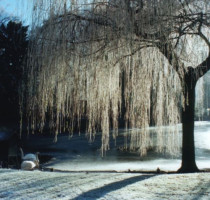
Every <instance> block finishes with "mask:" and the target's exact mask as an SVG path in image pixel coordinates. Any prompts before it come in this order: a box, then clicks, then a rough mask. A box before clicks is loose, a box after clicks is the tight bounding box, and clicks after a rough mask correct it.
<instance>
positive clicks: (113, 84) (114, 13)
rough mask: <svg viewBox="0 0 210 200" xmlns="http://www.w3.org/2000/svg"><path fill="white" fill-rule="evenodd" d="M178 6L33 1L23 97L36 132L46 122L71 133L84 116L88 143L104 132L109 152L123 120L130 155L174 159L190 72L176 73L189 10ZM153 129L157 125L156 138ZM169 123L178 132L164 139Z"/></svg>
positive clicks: (125, 0) (166, 1)
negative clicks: (158, 154)
mask: <svg viewBox="0 0 210 200" xmlns="http://www.w3.org/2000/svg"><path fill="white" fill-rule="evenodd" d="M180 2H181V1H174V0H162V1H152V0H151V1H144V0H142V1H140V0H139V1H135V0H134V1H129V0H121V1H120V0H116V1H112V0H110V1H104V0H101V1H92V2H90V1H73V0H71V1H70V0H63V1H57V0H51V1H49V0H36V1H34V3H33V5H34V8H33V9H34V10H33V28H32V35H31V45H30V49H29V53H28V61H27V66H26V68H25V71H26V72H27V75H28V77H27V84H26V85H25V86H24V92H25V93H24V95H23V96H24V97H25V98H24V100H23V103H26V105H27V108H26V111H27V117H28V121H29V126H30V129H32V130H33V131H35V130H37V129H40V131H42V130H43V128H44V126H45V124H46V122H48V124H49V127H50V128H51V129H52V130H53V131H54V132H55V134H56V135H57V134H58V133H59V132H62V131H66V130H68V131H69V132H70V133H72V134H73V131H74V127H75V126H80V125H81V119H82V118H85V119H87V126H86V134H87V137H88V138H89V140H91V141H92V140H94V137H95V134H96V132H98V131H101V132H102V136H101V137H102V145H101V150H102V154H103V153H104V152H106V151H107V150H108V149H109V141H110V134H111V131H110V130H114V131H112V133H113V134H112V137H113V138H116V137H117V135H118V121H119V118H122V119H125V124H126V127H127V129H128V131H127V135H126V138H127V140H128V141H130V142H129V144H130V145H129V149H130V150H135V151H138V152H139V153H140V155H145V154H146V153H147V151H148V150H149V149H150V148H151V147H154V148H155V150H156V151H158V152H168V153H171V154H175V155H176V154H177V153H178V152H179V150H180V149H179V148H180V139H179V134H178V131H177V126H174V125H176V124H178V123H179V122H180V108H181V103H182V100H183V101H184V99H183V97H181V94H182V87H181V83H180V79H181V78H182V77H183V74H184V70H185V68H186V67H184V68H180V69H179V70H176V66H177V65H178V64H179V65H180V62H182V61H180V60H181V56H180V55H179V53H178V50H179V51H181V49H182V48H184V40H180V41H178V38H179V37H180V35H179V34H181V33H179V31H178V30H179V28H180V27H181V26H182V25H183V26H184V25H186V23H188V21H186V22H183V21H182V16H184V15H188V14H189V12H187V13H186V11H189V10H190V9H191V8H190V7H189V5H188V4H186V5H184V3H180ZM191 17H193V16H191V15H190V14H189V18H191ZM194 17H195V19H197V18H196V17H197V16H194ZM185 19H186V18H185ZM177 25H179V27H177ZM190 26H193V25H190V24H189V27H188V29H190V28H191V27H190ZM195 26H196V25H195ZM182 31H183V35H184V31H187V28H186V29H185V30H182ZM183 37H185V36H183ZM168 44H170V45H171V46H170V45H168ZM175 47H176V48H177V49H178V50H177V51H173V50H174V48H175ZM168 51H171V52H173V53H174V54H173V55H175V56H173V58H172V59H171V57H170V54H169V53H168ZM167 56H168V57H167ZM183 63H184V62H183ZM171 65H173V66H174V67H171ZM183 65H184V64H183ZM180 66H182V65H180ZM177 72H178V73H177ZM151 124H152V125H153V126H157V127H159V129H158V131H157V132H155V133H152V134H151V133H150V131H149V130H148V127H149V126H150V125H151ZM164 125H169V126H171V127H174V128H171V129H170V130H167V132H168V134H165V133H164V130H163V128H161V127H162V126H164ZM172 125H173V126H172ZM125 146H127V144H125Z"/></svg>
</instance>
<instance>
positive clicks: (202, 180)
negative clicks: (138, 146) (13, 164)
mask: <svg viewBox="0 0 210 200" xmlns="http://www.w3.org/2000/svg"><path fill="white" fill-rule="evenodd" d="M0 180H1V184H0V199H2V200H11V199H14V200H54V199H58V200H67V199H68V200H70V199H75V200H76V199H77V200H94V199H101V200H102V199H103V200H106V199H108V200H124V199H125V200H128V199H132V200H135V199H139V200H146V199H148V200H169V199H170V200H179V199H180V200H209V199H210V173H195V174H159V175H158V174H137V173H136V174H132V173H84V172H71V173H70V172H68V173H61V172H41V171H31V172H29V171H18V170H7V169H0Z"/></svg>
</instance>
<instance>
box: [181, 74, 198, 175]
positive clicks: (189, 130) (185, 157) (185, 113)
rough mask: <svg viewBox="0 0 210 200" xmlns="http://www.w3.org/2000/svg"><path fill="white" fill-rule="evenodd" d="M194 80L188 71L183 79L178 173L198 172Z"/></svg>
mask: <svg viewBox="0 0 210 200" xmlns="http://www.w3.org/2000/svg"><path fill="white" fill-rule="evenodd" d="M196 81H197V80H196V79H195V76H194V73H193V71H191V70H189V71H188V73H186V75H185V78H184V83H183V87H184V91H183V93H184V98H185V103H184V108H183V110H182V132H183V133H182V165H181V168H180V169H179V170H178V172H181V173H187V172H189V173H190V172H198V171H199V169H198V167H197V165H196V162H195V144H194V111H195V85H196Z"/></svg>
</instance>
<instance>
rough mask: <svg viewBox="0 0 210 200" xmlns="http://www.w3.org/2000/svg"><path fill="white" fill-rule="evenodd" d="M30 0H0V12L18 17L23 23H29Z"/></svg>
mask: <svg viewBox="0 0 210 200" xmlns="http://www.w3.org/2000/svg"><path fill="white" fill-rule="evenodd" d="M30 2H32V0H0V13H1V15H3V16H6V17H18V19H20V20H21V21H23V23H24V24H25V25H28V24H30V20H31V11H32V9H31V3H30Z"/></svg>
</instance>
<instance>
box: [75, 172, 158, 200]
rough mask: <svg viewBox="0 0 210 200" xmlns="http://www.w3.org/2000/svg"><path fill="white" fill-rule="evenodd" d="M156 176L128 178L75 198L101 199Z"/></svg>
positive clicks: (76, 199)
mask: <svg viewBox="0 0 210 200" xmlns="http://www.w3.org/2000/svg"><path fill="white" fill-rule="evenodd" d="M154 176H157V175H154V174H153V175H140V176H135V177H131V178H127V179H124V180H121V181H117V182H114V183H110V184H107V185H105V186H102V187H100V188H96V189H93V190H89V191H87V192H84V193H82V194H80V195H79V196H77V197H76V198H74V200H81V199H96V198H100V197H103V196H105V195H106V194H108V193H110V192H112V191H115V190H118V189H121V188H123V187H126V186H127V185H130V184H133V183H136V182H139V181H143V180H146V179H149V178H152V177H154Z"/></svg>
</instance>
